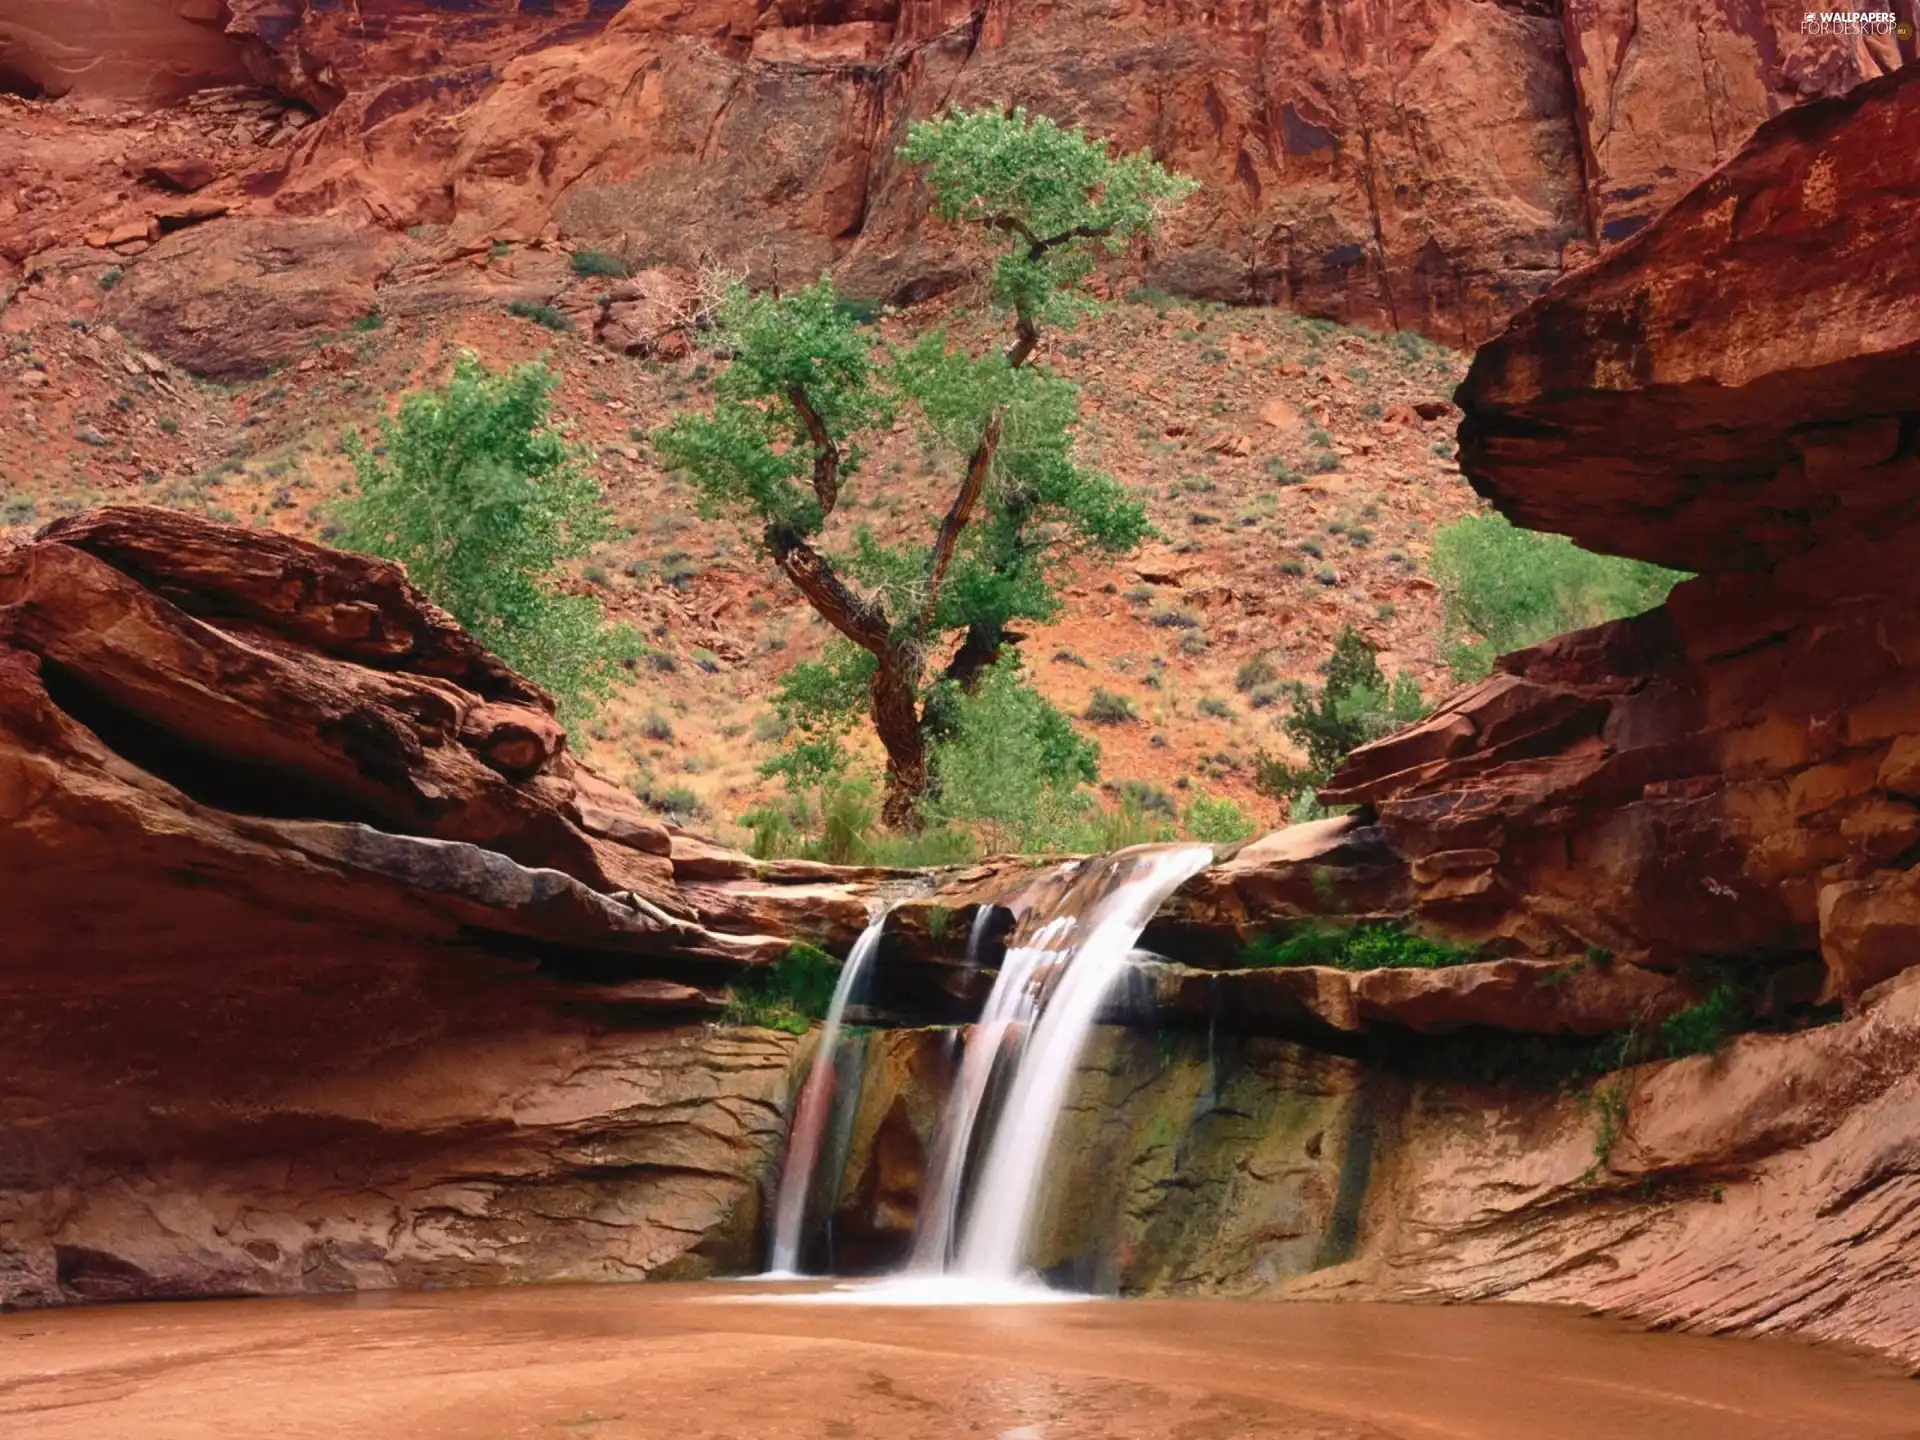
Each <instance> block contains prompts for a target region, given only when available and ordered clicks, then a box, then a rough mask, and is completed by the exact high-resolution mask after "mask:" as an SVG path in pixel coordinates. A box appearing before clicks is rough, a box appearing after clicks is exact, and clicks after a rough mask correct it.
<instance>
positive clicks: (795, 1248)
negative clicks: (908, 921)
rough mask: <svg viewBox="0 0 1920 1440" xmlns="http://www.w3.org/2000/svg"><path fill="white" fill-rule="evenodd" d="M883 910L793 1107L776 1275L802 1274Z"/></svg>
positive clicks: (840, 988)
mask: <svg viewBox="0 0 1920 1440" xmlns="http://www.w3.org/2000/svg"><path fill="white" fill-rule="evenodd" d="M887 913H888V912H887V911H886V910H882V911H881V912H880V913H879V914H878V915H876V916H875V917H874V918H873V920H872V921H871V922H870V923H869V924H868V925H867V928H866V929H865V930H863V931H861V932H860V938H859V939H858V940H856V941H854V942H853V949H852V950H850V951H849V952H848V953H847V959H846V963H845V964H843V965H842V966H841V967H840V978H839V980H838V981H837V982H836V983H835V984H834V987H833V999H832V1001H831V1002H830V1003H829V1004H828V1006H827V1018H826V1022H825V1023H824V1024H823V1025H822V1026H821V1027H820V1042H819V1044H818V1045H816V1046H815V1047H814V1051H813V1062H812V1064H810V1065H809V1066H808V1067H807V1078H806V1080H805V1081H804V1082H803V1083H802V1084H801V1087H800V1103H799V1104H798V1105H796V1106H795V1107H794V1113H793V1127H792V1130H791V1131H790V1132H789V1134H788V1137H787V1158H786V1161H785V1163H784V1164H783V1165H782V1166H781V1168H780V1189H779V1192H778V1193H777V1195H776V1196H775V1199H774V1206H773V1250H772V1257H771V1259H772V1263H771V1264H770V1265H769V1267H768V1269H769V1272H770V1273H771V1274H774V1275H795V1274H798V1273H799V1270H800V1246H801V1243H802V1242H803V1241H804V1239H805V1237H806V1222H807V1199H808V1197H809V1196H810V1195H811V1194H812V1192H813V1177H814V1170H815V1167H817V1166H818V1165H819V1163H820V1152H821V1150H822V1148H823V1147H824V1145H825V1143H826V1136H827V1131H828V1129H829V1128H830V1124H829V1122H830V1121H831V1120H832V1118H833V1110H834V1098H835V1094H836V1092H837V1091H838V1090H839V1088H840V1086H839V1084H838V1083H837V1081H838V1075H839V1060H840V1031H841V1027H842V1023H843V1021H844V1020H845V1018H846V1013H847V1005H848V1004H849V1003H850V1002H851V1001H852V999H853V996H854V993H855V992H856V991H857V990H858V989H859V987H860V981H861V980H862V979H863V978H864V976H865V974H866V971H867V967H868V966H869V965H870V964H871V963H872V961H873V957H874V955H875V953H877V952H878V950H879V949H880V934H881V931H882V930H883V929H884V928H885V926H886V923H887Z"/></svg>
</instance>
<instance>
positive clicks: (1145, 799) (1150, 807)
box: [1120, 780, 1180, 820]
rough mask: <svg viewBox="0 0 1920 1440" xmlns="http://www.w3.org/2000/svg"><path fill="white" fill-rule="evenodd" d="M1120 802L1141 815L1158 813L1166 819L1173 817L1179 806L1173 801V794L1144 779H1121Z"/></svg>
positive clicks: (1176, 814)
mask: <svg viewBox="0 0 1920 1440" xmlns="http://www.w3.org/2000/svg"><path fill="white" fill-rule="evenodd" d="M1120 804H1121V805H1122V806H1123V807H1126V808H1130V809H1134V810H1137V811H1139V812H1140V813H1141V814H1142V815H1158V816H1161V817H1163V818H1164V819H1168V820H1172V819H1175V818H1177V817H1178V816H1179V814H1180V807H1179V806H1178V805H1176V804H1175V803H1174V799H1173V796H1171V795H1169V794H1168V793H1167V792H1166V791H1164V790H1162V789H1161V788H1160V787H1159V786H1158V785H1150V784H1148V783H1147V782H1146V781H1145V780H1123V781H1121V782H1120Z"/></svg>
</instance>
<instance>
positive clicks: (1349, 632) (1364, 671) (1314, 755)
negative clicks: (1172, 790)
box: [1253, 625, 1426, 820]
mask: <svg viewBox="0 0 1920 1440" xmlns="http://www.w3.org/2000/svg"><path fill="white" fill-rule="evenodd" d="M1375 654H1376V651H1375V647H1374V646H1373V644H1372V642H1371V641H1369V640H1368V639H1367V638H1366V637H1365V636H1364V635H1362V634H1360V632H1359V631H1357V630H1355V629H1354V628H1353V627H1352V626H1351V625H1349V626H1347V627H1345V628H1344V629H1343V630H1341V632H1340V636H1339V638H1338V639H1337V640H1335V641H1334V646H1333V653H1332V654H1331V655H1329V656H1328V657H1327V659H1326V661H1325V662H1324V663H1322V665H1321V666H1320V673H1321V674H1322V675H1323V676H1325V677H1326V678H1325V683H1323V684H1322V685H1321V687H1320V688H1319V689H1318V690H1317V691H1316V690H1311V689H1309V688H1308V687H1307V686H1305V685H1303V684H1301V683H1300V682H1299V681H1297V680H1295V681H1291V682H1288V683H1287V684H1286V685H1285V686H1284V687H1283V693H1284V694H1285V696H1286V698H1287V699H1288V700H1290V701H1291V702H1292V706H1293V713H1292V714H1291V715H1289V716H1288V717H1287V718H1286V719H1285V720H1284V721H1282V722H1281V728H1282V729H1284V730H1285V731H1286V733H1287V736H1288V738H1289V739H1291V740H1292V741H1293V742H1294V743H1295V744H1296V745H1298V746H1299V747H1300V748H1301V749H1302V750H1304V751H1306V753H1307V761H1306V763H1305V764H1304V765H1296V764H1293V763H1292V762H1290V761H1287V760H1283V759H1280V758H1278V757H1275V756H1272V755H1268V754H1267V753H1266V752H1265V751H1264V750H1263V751H1261V752H1260V753H1259V754H1258V755H1256V756H1255V757H1254V768H1253V788H1254V789H1255V790H1256V791H1258V792H1259V793H1260V794H1262V795H1266V796H1268V797H1270V798H1272V799H1275V800H1280V801H1283V802H1285V803H1286V804H1287V806H1288V810H1287V815H1288V818H1289V819H1291V820H1304V819H1307V818H1309V816H1310V814H1312V813H1320V812H1318V806H1317V802H1314V801H1312V800H1311V798H1310V792H1311V791H1313V790H1314V789H1315V788H1317V787H1318V786H1320V785H1323V784H1325V783H1326V781H1327V779H1328V778H1329V777H1330V776H1331V775H1332V774H1333V772H1334V771H1335V770H1337V769H1338V768H1339V766H1340V762H1341V761H1342V760H1344V759H1346V757H1347V755H1348V753H1349V752H1351V751H1352V750H1354V749H1355V748H1357V747H1358V746H1361V745H1364V744H1366V743H1367V742H1369V741H1371V740H1378V739H1379V738H1381V737H1382V736H1383V735H1390V734H1392V733H1393V732H1394V731H1395V730H1397V729H1399V728H1401V727H1402V726H1404V725H1408V724H1411V723H1412V722H1413V721H1415V720H1418V719H1419V718H1420V717H1421V716H1422V715H1423V714H1425V713H1426V702H1425V700H1423V699H1422V698H1421V695H1420V687H1419V686H1418V685H1417V684H1415V683H1414V681H1413V678H1412V677H1411V676H1408V675H1400V676H1397V677H1396V678H1395V679H1394V680H1393V681H1392V682H1391V683H1389V682H1388V680H1387V678H1386V676H1385V675H1383V674H1382V673H1381V671H1380V662H1379V661H1378V660H1377V659H1376V658H1375ZM1272 698H1274V697H1271V696H1270V697H1269V700H1268V703H1271V701H1272ZM1258 703H1259V702H1257V701H1256V705H1257V704H1258Z"/></svg>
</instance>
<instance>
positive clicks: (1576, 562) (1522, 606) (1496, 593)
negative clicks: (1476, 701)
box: [1433, 514, 1686, 680]
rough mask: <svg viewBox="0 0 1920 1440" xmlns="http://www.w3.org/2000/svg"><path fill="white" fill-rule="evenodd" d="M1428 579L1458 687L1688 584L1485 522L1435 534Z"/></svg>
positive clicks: (1470, 520)
mask: <svg viewBox="0 0 1920 1440" xmlns="http://www.w3.org/2000/svg"><path fill="white" fill-rule="evenodd" d="M1433 573H1434V578H1435V579H1437V580H1438V581H1439V582H1440V587H1441V592H1442V595H1443V597H1444V602H1445V630H1444V633H1443V637H1442V643H1443V644H1444V645H1445V646H1446V658H1447V664H1448V666H1449V668H1450V669H1452V671H1453V673H1454V675H1455V677H1456V678H1458V679H1461V680H1475V679H1478V678H1480V677H1481V676H1483V675H1485V674H1486V673H1487V672H1488V671H1489V670H1490V669H1492V667H1493V660H1494V657H1495V656H1496V655H1504V654H1506V653H1508V652H1509V651H1512V650H1520V649H1524V648H1525V647H1526V646H1528V645H1534V644H1538V643H1539V642H1540V641H1542V640H1545V639H1547V638H1549V637H1550V636H1554V635H1559V634H1562V633H1564V632H1565V631H1568V630H1579V629H1583V628H1584V627H1586V626H1588V625H1597V624H1599V623H1600V622H1601V621H1603V620H1613V619H1618V618H1619V617H1621V616H1625V615H1635V614H1638V613H1640V612H1641V611H1643V610H1651V609H1652V608H1653V607H1654V606H1656V605H1658V604H1660V602H1661V601H1663V600H1665V599H1666V598H1667V592H1668V591H1669V590H1671V589H1672V588H1673V587H1674V585H1675V584H1676V583H1677V582H1679V581H1681V580H1683V579H1685V578H1686V576H1685V575H1684V574H1683V573H1682V572H1680V571H1677V570H1667V569H1663V568H1662V567H1660V566H1658V565H1649V564H1647V563H1646V562H1645V561H1641V560H1621V559H1617V558H1615V557H1613V556H1608V555H1595V554H1593V553H1592V552H1591V551H1587V550H1582V549H1581V548H1580V547H1579V546H1577V545H1575V544H1574V543H1573V542H1572V541H1571V540H1569V539H1567V538H1566V536H1564V535H1546V534H1542V533H1540V532H1539V531H1536V530H1522V529H1520V528H1519V527H1518V526H1516V525H1514V524H1512V523H1511V522H1509V521H1508V520H1507V519H1506V518H1505V517H1503V516H1500V515H1493V514H1488V515H1469V516H1467V517H1466V518H1464V519H1461V520H1456V521H1455V522H1454V523H1453V524H1451V525H1446V526H1442V527H1441V528H1440V529H1439V530H1437V531H1435V532H1434V537H1433Z"/></svg>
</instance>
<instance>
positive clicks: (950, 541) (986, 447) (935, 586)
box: [920, 410, 1000, 635]
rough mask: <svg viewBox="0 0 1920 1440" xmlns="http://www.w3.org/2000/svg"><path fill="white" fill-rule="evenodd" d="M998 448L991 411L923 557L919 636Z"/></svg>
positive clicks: (997, 431) (928, 621)
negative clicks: (956, 491) (924, 587)
mask: <svg viewBox="0 0 1920 1440" xmlns="http://www.w3.org/2000/svg"><path fill="white" fill-rule="evenodd" d="M999 448H1000V412H999V411H998V410H995V411H994V412H993V414H991V415H989V416H988V417H987V428H986V429H985V430H983V431H981V432H980V443H979V444H977V445H975V446H974V447H973V454H972V455H971V456H969V457H968V459H967V473H966V476H965V478H964V479H962V480H961V482H960V493H959V494H957V495H955V496H954V497H953V504H952V505H951V506H950V507H948V510H947V516H946V519H944V520H942V521H941V522H940V533H939V534H938V535H936V536H935V537H934V541H933V553H932V554H931V555H929V556H928V557H927V599H926V603H925V604H924V605H923V606H922V607H921V609H920V634H922V635H925V634H926V633H927V632H928V631H929V630H930V629H932V628H933V611H934V607H935V605H936V604H937V603H938V602H939V599H940V586H941V584H942V582H944V581H945V580H946V578H947V568H948V567H949V566H950V565H952V564H953V553H954V551H955V550H957V549H958V548H959V546H960V536H961V533H962V532H963V531H965V530H966V528H967V522H968V521H970V520H972V519H973V507H974V506H975V505H976V504H977V503H978V502H979V499H980V492H981V491H982V490H984V489H985V488H986V484H987V472H988V471H989V470H991V469H992V468H993V457H994V452H995V451H997V450H998V449H999Z"/></svg>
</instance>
